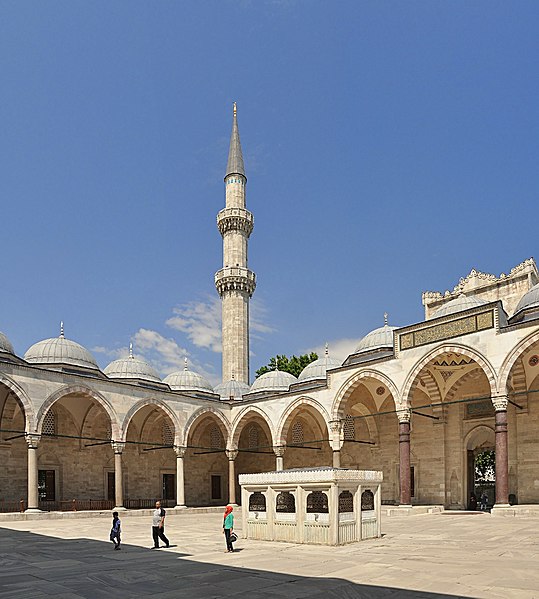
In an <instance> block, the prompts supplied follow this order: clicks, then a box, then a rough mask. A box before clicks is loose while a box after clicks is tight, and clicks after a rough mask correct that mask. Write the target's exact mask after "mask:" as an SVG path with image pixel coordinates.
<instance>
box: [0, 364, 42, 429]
mask: <svg viewBox="0 0 539 599" xmlns="http://www.w3.org/2000/svg"><path fill="white" fill-rule="evenodd" d="M0 383H2V384H3V385H5V386H6V387H7V388H8V389H9V390H10V391H11V393H12V394H13V395H14V396H15V398H16V399H17V400H18V402H19V403H20V404H21V406H22V408H23V413H24V420H25V432H27V433H30V432H34V431H35V430H36V415H35V411H34V406H33V405H32V402H31V401H30V397H29V396H28V395H27V393H26V391H25V390H24V389H23V388H22V387H21V386H20V385H19V384H17V383H16V382H15V381H14V380H12V379H10V378H9V377H8V376H6V375H5V374H0Z"/></svg>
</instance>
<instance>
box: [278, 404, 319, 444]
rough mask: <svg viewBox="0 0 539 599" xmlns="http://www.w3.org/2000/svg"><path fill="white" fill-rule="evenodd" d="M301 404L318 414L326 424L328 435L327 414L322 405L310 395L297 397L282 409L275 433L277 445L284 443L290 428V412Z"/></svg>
mask: <svg viewBox="0 0 539 599" xmlns="http://www.w3.org/2000/svg"><path fill="white" fill-rule="evenodd" d="M301 406H309V407H311V408H312V409H313V410H314V411H315V413H317V414H318V416H320V418H321V419H322V421H323V422H324V424H325V425H326V429H327V431H328V435H329V421H330V418H329V414H328V412H327V410H326V408H324V406H323V405H322V404H321V403H320V402H318V401H316V400H314V399H312V398H310V397H299V398H298V399H296V401H294V402H292V403H291V404H290V405H289V406H288V408H287V409H286V410H285V411H284V413H283V414H282V416H281V419H280V421H279V425H278V427H277V435H276V436H275V439H276V442H277V444H278V445H286V437H287V435H288V429H289V428H290V424H291V420H290V417H291V416H292V414H293V413H294V412H295V411H296V410H297V409H298V408H299V407H301Z"/></svg>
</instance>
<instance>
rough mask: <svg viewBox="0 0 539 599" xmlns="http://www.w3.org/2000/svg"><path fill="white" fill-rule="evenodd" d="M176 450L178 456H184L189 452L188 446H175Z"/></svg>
mask: <svg viewBox="0 0 539 599" xmlns="http://www.w3.org/2000/svg"><path fill="white" fill-rule="evenodd" d="M174 452H175V453H176V457H177V458H184V457H185V454H186V453H187V447H175V448H174Z"/></svg>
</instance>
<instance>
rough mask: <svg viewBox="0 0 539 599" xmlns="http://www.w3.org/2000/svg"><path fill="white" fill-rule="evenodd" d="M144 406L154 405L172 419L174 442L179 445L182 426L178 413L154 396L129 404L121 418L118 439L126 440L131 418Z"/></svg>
mask: <svg viewBox="0 0 539 599" xmlns="http://www.w3.org/2000/svg"><path fill="white" fill-rule="evenodd" d="M146 406H155V407H156V408H158V409H160V410H162V411H163V412H164V413H165V414H166V415H167V416H168V417H169V418H170V420H171V421H172V424H173V426H174V444H175V445H181V442H182V439H181V436H180V435H181V433H182V429H183V427H182V425H181V423H180V419H179V418H178V415H177V414H176V412H174V411H173V410H172V409H171V408H170V406H169V405H168V404H167V403H166V402H165V401H163V400H161V399H155V398H147V399H142V400H140V401H138V402H137V403H136V404H134V405H132V406H131V408H130V409H129V411H128V412H127V414H126V415H125V418H124V419H123V422H122V426H121V429H120V430H121V437H120V440H121V441H122V442H125V441H126V439H127V431H128V429H129V425H130V424H131V421H132V420H133V418H134V417H135V415H136V414H137V412H138V411H139V410H141V409H142V408H145V407H146ZM141 432H142V431H141Z"/></svg>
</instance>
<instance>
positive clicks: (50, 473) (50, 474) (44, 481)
mask: <svg viewBox="0 0 539 599" xmlns="http://www.w3.org/2000/svg"><path fill="white" fill-rule="evenodd" d="M37 488H38V493H39V501H56V472H55V471H54V470H39V472H38V477H37Z"/></svg>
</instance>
